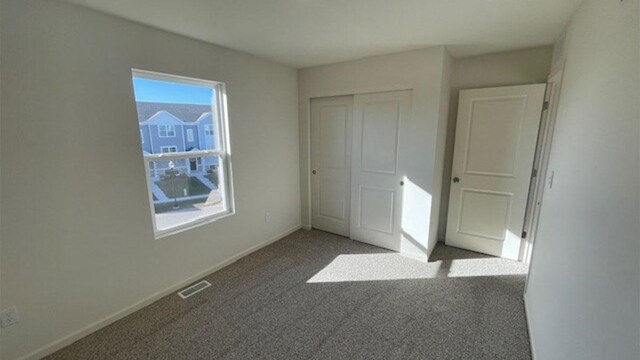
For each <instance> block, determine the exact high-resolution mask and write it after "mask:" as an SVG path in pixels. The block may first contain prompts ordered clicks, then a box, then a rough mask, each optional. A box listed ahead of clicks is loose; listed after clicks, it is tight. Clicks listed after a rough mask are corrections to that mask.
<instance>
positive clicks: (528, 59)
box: [438, 46, 553, 240]
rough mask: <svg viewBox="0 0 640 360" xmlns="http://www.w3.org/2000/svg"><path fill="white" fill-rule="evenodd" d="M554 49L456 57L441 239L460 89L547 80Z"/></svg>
mask: <svg viewBox="0 0 640 360" xmlns="http://www.w3.org/2000/svg"><path fill="white" fill-rule="evenodd" d="M552 53H553V48H552V47H550V46H547V47H538V48H532V49H525V50H518V51H510V52H503V53H496V54H489V55H483V56H475V57H470V58H462V59H454V60H453V64H452V69H451V97H450V102H449V122H448V124H447V136H446V151H445V157H444V159H445V163H444V171H443V174H444V176H443V179H442V203H441V204H440V221H439V224H438V239H439V240H444V238H445V235H446V231H447V212H448V210H449V190H450V187H451V181H450V180H451V166H452V163H453V148H454V142H455V129H456V119H457V116H458V93H459V91H460V90H461V89H473V88H483V87H494V86H508V85H521V84H536V83H544V82H546V81H547V76H548V75H549V71H550V68H551V57H552Z"/></svg>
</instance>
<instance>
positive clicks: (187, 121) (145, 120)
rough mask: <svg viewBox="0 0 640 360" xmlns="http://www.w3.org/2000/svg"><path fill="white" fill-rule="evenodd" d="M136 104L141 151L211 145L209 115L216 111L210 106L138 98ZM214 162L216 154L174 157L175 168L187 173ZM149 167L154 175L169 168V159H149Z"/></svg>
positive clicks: (202, 169) (213, 137)
mask: <svg viewBox="0 0 640 360" xmlns="http://www.w3.org/2000/svg"><path fill="white" fill-rule="evenodd" d="M137 108H138V121H139V127H140V140H141V143H142V150H143V152H144V153H145V154H161V153H166V152H185V151H187V152H188V151H194V150H209V149H215V147H216V141H217V140H216V133H217V132H216V129H215V127H214V125H213V124H215V123H217V122H214V121H212V120H213V118H212V116H214V115H213V114H216V113H217V112H216V111H215V109H213V108H212V107H211V106H209V105H191V104H167V103H152V102H138V103H137ZM212 110H213V111H212ZM217 165H218V159H217V158H193V159H189V160H188V161H187V160H177V161H174V167H175V169H177V170H179V171H181V172H186V173H188V174H194V173H199V174H204V173H206V172H207V171H209V170H212V169H213V168H215V167H217ZM149 168H150V171H151V175H152V176H154V177H158V176H160V175H162V174H163V173H164V172H165V171H166V170H167V169H168V168H169V162H167V161H157V162H152V163H150V166H149Z"/></svg>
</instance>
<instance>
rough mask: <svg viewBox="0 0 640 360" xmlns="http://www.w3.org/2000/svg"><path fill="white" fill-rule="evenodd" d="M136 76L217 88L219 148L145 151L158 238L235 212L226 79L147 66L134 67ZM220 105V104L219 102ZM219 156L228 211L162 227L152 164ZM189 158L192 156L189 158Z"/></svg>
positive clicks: (155, 231) (150, 207) (221, 188)
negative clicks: (205, 77)
mask: <svg viewBox="0 0 640 360" xmlns="http://www.w3.org/2000/svg"><path fill="white" fill-rule="evenodd" d="M131 72H132V76H133V77H136V78H145V79H149V80H160V81H171V82H177V83H183V84H188V85H201V86H208V87H212V88H214V89H215V96H216V98H215V99H214V101H213V102H214V104H212V109H211V111H212V113H213V112H214V111H215V112H216V114H217V116H212V117H211V118H212V122H213V121H214V119H218V121H217V123H213V124H212V125H213V126H214V127H215V128H217V129H218V132H217V136H216V137H217V140H218V141H216V144H217V148H216V149H212V150H192V151H188V152H187V151H183V152H174V153H164V154H144V165H145V170H146V176H147V190H148V196H149V211H150V212H151V219H152V222H153V230H154V233H155V237H156V239H160V238H163V237H166V236H170V235H174V234H177V233H180V232H183V231H186V230H189V229H193V228H196V227H199V226H202V225H204V224H208V223H211V222H214V221H218V220H220V219H224V218H226V217H229V216H232V215H234V214H235V196H234V194H233V176H232V165H231V149H230V146H229V139H230V137H229V131H228V129H229V118H228V113H227V91H226V86H225V83H223V82H219V81H210V80H202V79H195V78H190V77H185V76H178V75H171V74H163V73H157V72H152V71H146V70H139V69H132V70H131ZM216 105H219V106H216ZM211 156H217V157H219V159H220V160H219V163H218V179H219V184H218V186H219V189H220V194H221V195H222V203H223V208H224V209H225V211H222V212H219V213H216V214H213V215H209V216H206V217H201V218H197V219H194V220H192V221H190V222H188V223H184V224H180V225H177V226H174V227H171V228H168V229H163V230H159V229H158V226H157V224H156V214H155V208H154V204H153V192H152V189H151V181H153V178H152V176H150V175H151V174H150V171H149V164H150V163H151V162H156V161H170V160H182V159H189V158H194V157H195V158H202V157H211ZM187 162H188V160H187Z"/></svg>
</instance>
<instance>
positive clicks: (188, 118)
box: [133, 76, 220, 154]
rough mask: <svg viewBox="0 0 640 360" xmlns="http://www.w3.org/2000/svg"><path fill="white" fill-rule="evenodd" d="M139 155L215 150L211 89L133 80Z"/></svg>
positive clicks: (215, 122) (215, 111)
mask: <svg viewBox="0 0 640 360" xmlns="http://www.w3.org/2000/svg"><path fill="white" fill-rule="evenodd" d="M133 87H134V92H135V96H136V105H137V109H138V124H139V127H140V132H141V133H142V136H143V137H145V138H148V139H149V141H145V142H144V143H143V149H142V150H143V151H144V152H145V153H148V154H159V153H161V152H162V150H161V149H162V147H163V146H170V145H175V146H176V147H177V149H176V151H177V152H184V151H192V150H218V149H219V148H220V147H219V144H220V140H219V139H220V134H219V131H218V107H219V106H218V104H217V94H216V88H215V86H202V85H194V84H184V83H178V82H171V81H160V80H151V79H147V78H142V77H136V76H134V77H133Z"/></svg>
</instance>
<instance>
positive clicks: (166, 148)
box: [160, 145, 178, 154]
mask: <svg viewBox="0 0 640 360" xmlns="http://www.w3.org/2000/svg"><path fill="white" fill-rule="evenodd" d="M171 149H173V151H171ZM165 150H169V151H165ZM160 152H161V153H163V154H172V153H177V152H178V147H177V146H175V145H170V146H160Z"/></svg>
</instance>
